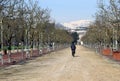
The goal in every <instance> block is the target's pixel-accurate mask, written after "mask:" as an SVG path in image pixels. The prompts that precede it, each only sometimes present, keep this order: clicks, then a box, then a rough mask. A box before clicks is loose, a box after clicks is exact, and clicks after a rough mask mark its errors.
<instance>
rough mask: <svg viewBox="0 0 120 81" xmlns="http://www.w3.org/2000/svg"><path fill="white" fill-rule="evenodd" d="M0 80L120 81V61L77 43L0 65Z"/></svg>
mask: <svg viewBox="0 0 120 81" xmlns="http://www.w3.org/2000/svg"><path fill="white" fill-rule="evenodd" d="M0 81H120V65H119V64H117V63H115V62H113V61H110V60H108V59H106V58H103V57H102V56H100V55H99V54H96V53H95V52H94V51H92V50H90V49H87V48H85V47H82V46H77V50H76V57H72V56H71V51H70V48H67V49H64V50H60V51H57V52H52V53H50V54H48V55H45V56H43V57H38V58H36V59H34V60H29V61H27V62H26V63H24V64H21V65H11V66H9V67H5V68H4V69H3V68H2V69H0Z"/></svg>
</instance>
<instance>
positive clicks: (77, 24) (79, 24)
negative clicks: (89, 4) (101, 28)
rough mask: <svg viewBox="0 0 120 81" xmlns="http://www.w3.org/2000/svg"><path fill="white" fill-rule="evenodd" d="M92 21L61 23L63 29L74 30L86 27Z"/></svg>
mask: <svg viewBox="0 0 120 81" xmlns="http://www.w3.org/2000/svg"><path fill="white" fill-rule="evenodd" d="M92 22H93V21H92V20H78V21H72V22H67V23H61V24H62V25H63V26H64V27H67V28H70V29H74V28H76V27H88V26H89V25H90V24H91V23H92Z"/></svg>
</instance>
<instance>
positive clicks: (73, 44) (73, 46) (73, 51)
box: [71, 42, 76, 57]
mask: <svg viewBox="0 0 120 81" xmlns="http://www.w3.org/2000/svg"><path fill="white" fill-rule="evenodd" d="M75 50H76V46H75V43H74V42H72V44H71V51H72V56H73V57H74V56H75Z"/></svg>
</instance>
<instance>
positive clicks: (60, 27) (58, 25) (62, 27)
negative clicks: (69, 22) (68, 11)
mask: <svg viewBox="0 0 120 81" xmlns="http://www.w3.org/2000/svg"><path fill="white" fill-rule="evenodd" d="M55 28H59V29H66V27H65V26H64V25H62V24H60V23H57V24H55Z"/></svg>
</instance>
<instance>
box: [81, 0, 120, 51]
mask: <svg viewBox="0 0 120 81" xmlns="http://www.w3.org/2000/svg"><path fill="white" fill-rule="evenodd" d="M119 33H120V0H109V2H106V3H105V0H99V1H98V11H97V13H96V14H95V22H94V23H92V24H91V25H90V28H89V30H88V32H87V33H86V35H85V36H84V37H83V38H82V40H83V41H84V43H87V44H100V45H101V44H104V45H113V47H114V48H115V49H117V48H118V43H119V42H120V34H119Z"/></svg>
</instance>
